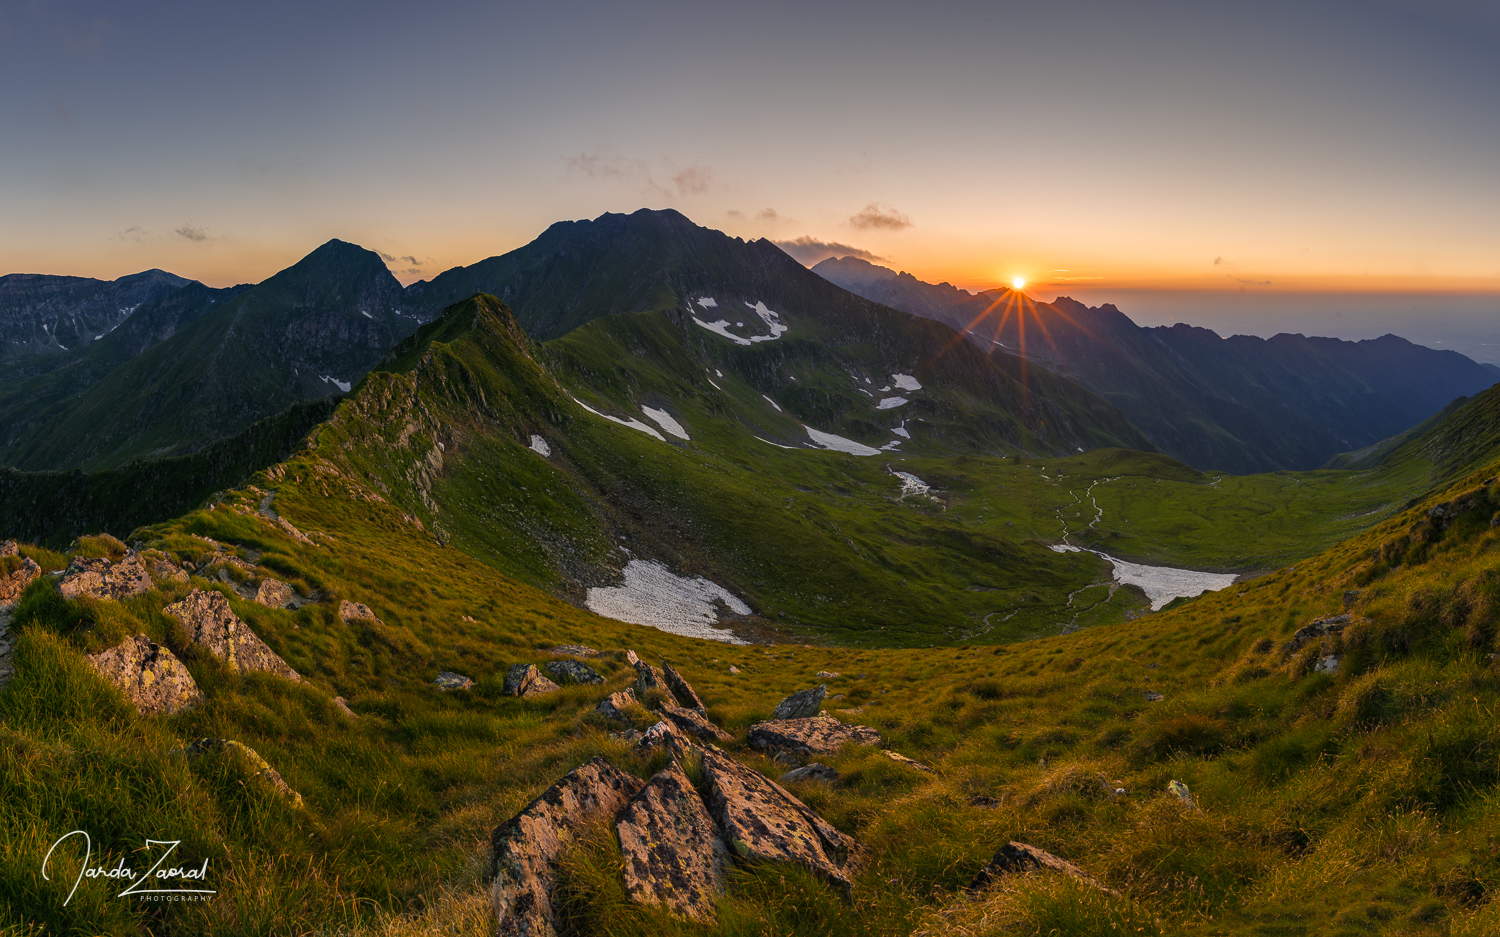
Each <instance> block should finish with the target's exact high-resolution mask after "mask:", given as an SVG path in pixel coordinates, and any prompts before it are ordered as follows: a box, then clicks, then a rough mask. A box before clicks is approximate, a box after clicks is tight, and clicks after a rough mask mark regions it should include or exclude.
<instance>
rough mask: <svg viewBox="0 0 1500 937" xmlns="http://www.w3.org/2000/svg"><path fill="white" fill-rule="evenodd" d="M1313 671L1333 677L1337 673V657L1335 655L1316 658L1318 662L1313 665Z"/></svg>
mask: <svg viewBox="0 0 1500 937" xmlns="http://www.w3.org/2000/svg"><path fill="white" fill-rule="evenodd" d="M1313 670H1314V671H1316V672H1318V673H1326V674H1328V675H1329V676H1333V675H1334V674H1336V673H1338V672H1339V656H1338V655H1337V654H1329V655H1327V656H1325V657H1320V658H1318V662H1317V663H1316V664H1313Z"/></svg>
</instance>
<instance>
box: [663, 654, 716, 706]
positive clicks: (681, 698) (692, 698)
mask: <svg viewBox="0 0 1500 937" xmlns="http://www.w3.org/2000/svg"><path fill="white" fill-rule="evenodd" d="M661 675H662V678H663V679H664V680H666V683H667V689H668V690H671V691H672V695H673V696H675V697H677V703H678V705H680V706H686V707H687V708H688V709H696V710H697V711H698V712H699V713H700V714H701V715H704V716H706V715H708V708H707V707H706V706H704V705H703V700H701V699H699V698H698V694H697V693H696V692H695V691H694V690H693V685H692V684H691V683H688V682H687V680H685V679H683V676H682V674H680V673H678V672H677V670H676V669H675V668H674V667H673V666H672V665H671V664H669V663H667V662H666V661H662V662H661Z"/></svg>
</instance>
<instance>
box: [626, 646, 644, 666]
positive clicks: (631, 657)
mask: <svg viewBox="0 0 1500 937" xmlns="http://www.w3.org/2000/svg"><path fill="white" fill-rule="evenodd" d="M640 662H641V659H640V658H639V657H637V656H636V654H635V651H632V650H630V649H629V648H627V649H626V650H625V663H627V664H629V665H630V666H632V667H634V666H635V665H636V664H639V663H640Z"/></svg>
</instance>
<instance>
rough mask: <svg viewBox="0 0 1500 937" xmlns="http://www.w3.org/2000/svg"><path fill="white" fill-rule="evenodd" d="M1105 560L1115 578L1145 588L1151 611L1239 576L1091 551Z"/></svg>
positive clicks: (1065, 548) (1060, 546)
mask: <svg viewBox="0 0 1500 937" xmlns="http://www.w3.org/2000/svg"><path fill="white" fill-rule="evenodd" d="M1051 546H1052V549H1053V550H1054V551H1055V552H1057V553H1081V552H1084V551H1083V550H1082V548H1080V547H1075V546H1073V545H1072V544H1071V543H1054V544H1052V545H1051ZM1087 552H1089V553H1092V554H1094V555H1095V556H1097V557H1100V558H1101V559H1105V560H1108V561H1109V562H1110V564H1111V565H1112V566H1113V567H1114V577H1115V581H1116V582H1118V583H1120V584H1122V585H1133V586H1140V588H1141V591H1142V592H1144V593H1146V598H1148V599H1150V600H1151V610H1152V611H1153V612H1155V611H1159V610H1160V609H1161V607H1162V606H1163V605H1166V604H1167V603H1168V602H1170V601H1172V600H1173V599H1176V598H1182V597H1184V596H1185V597H1187V598H1192V597H1193V596H1196V595H1202V594H1203V593H1205V592H1218V591H1219V590H1220V589H1227V588H1228V587H1230V586H1231V585H1233V584H1234V581H1235V579H1237V578H1239V577H1238V576H1236V575H1235V574H1234V573H1202V572H1199V571H1198V570H1196V569H1177V568H1175V567H1172V566H1145V565H1143V564H1141V563H1127V562H1125V561H1124V560H1117V559H1115V558H1114V557H1112V556H1110V555H1109V554H1108V553H1100V552H1099V551H1098V550H1089V551H1087Z"/></svg>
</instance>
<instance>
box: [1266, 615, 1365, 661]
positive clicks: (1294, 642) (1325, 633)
mask: <svg viewBox="0 0 1500 937" xmlns="http://www.w3.org/2000/svg"><path fill="white" fill-rule="evenodd" d="M1348 624H1349V616H1348V615H1329V616H1328V617H1326V618H1317V619H1314V620H1313V621H1310V622H1308V623H1307V624H1305V625H1303V626H1302V627H1301V628H1298V629H1297V631H1296V633H1294V634H1293V635H1292V639H1291V640H1290V641H1288V642H1287V643H1286V644H1283V645H1282V646H1281V656H1282V657H1283V658H1286V657H1290V656H1291V655H1293V654H1295V653H1296V652H1298V651H1300V650H1302V648H1304V647H1306V646H1307V645H1309V644H1311V643H1312V642H1314V641H1319V640H1322V639H1323V638H1326V637H1329V636H1330V635H1336V634H1340V633H1342V632H1343V630H1344V628H1345V627H1346V626H1347V625H1348Z"/></svg>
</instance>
